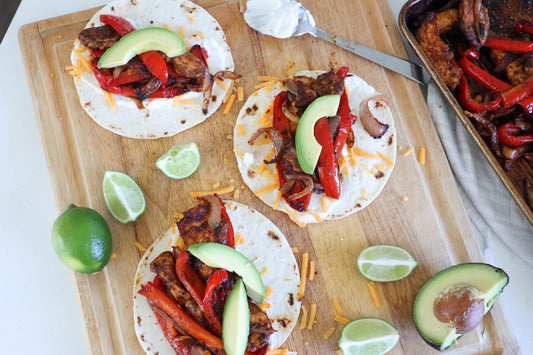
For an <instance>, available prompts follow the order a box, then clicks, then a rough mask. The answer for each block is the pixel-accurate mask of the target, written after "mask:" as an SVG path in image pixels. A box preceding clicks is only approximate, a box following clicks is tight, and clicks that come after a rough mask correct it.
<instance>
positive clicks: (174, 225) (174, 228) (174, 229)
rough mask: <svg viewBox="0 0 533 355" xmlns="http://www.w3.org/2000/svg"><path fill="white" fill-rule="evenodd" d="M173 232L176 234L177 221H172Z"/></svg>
mask: <svg viewBox="0 0 533 355" xmlns="http://www.w3.org/2000/svg"><path fill="white" fill-rule="evenodd" d="M172 234H176V223H172Z"/></svg>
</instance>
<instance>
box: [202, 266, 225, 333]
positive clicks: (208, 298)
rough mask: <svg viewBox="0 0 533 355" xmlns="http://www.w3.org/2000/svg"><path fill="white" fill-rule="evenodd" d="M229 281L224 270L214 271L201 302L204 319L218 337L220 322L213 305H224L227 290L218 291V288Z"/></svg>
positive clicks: (220, 328)
mask: <svg viewBox="0 0 533 355" xmlns="http://www.w3.org/2000/svg"><path fill="white" fill-rule="evenodd" d="M229 280H230V277H229V274H228V272H227V271H226V270H224V269H218V270H217V271H215V272H214V273H213V274H212V275H211V276H210V277H209V281H207V286H206V288H205V295H204V299H203V300H202V305H203V307H204V314H205V317H206V319H207V321H208V322H209V324H210V325H211V327H212V328H213V331H214V332H215V334H217V335H218V336H221V335H222V321H221V319H219V317H218V316H217V315H216V312H215V307H214V305H215V304H216V303H219V304H224V303H225V302H226V297H227V295H228V292H229V288H226V289H220V287H221V286H222V285H223V284H224V283H225V282H228V281H229ZM217 290H218V292H217Z"/></svg>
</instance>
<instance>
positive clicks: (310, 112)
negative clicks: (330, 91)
mask: <svg viewBox="0 0 533 355" xmlns="http://www.w3.org/2000/svg"><path fill="white" fill-rule="evenodd" d="M340 100H341V96H340V95H325V96H320V97H319V98H317V99H316V100H315V101H313V102H311V104H309V106H307V108H306V109H305V111H304V113H303V115H302V117H301V118H300V121H299V122H298V127H297V128H296V137H295V144H296V156H297V157H298V163H300V167H301V168H302V170H303V171H304V172H305V173H307V174H312V173H313V171H314V170H315V167H316V164H317V162H318V157H319V156H320V151H321V150H322V146H321V145H320V144H319V143H318V142H317V140H316V138H315V123H316V121H318V120H319V119H320V118H322V117H331V116H335V115H336V114H337V110H338V109H339V103H340Z"/></svg>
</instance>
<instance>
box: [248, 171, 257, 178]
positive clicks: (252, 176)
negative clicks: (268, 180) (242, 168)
mask: <svg viewBox="0 0 533 355" xmlns="http://www.w3.org/2000/svg"><path fill="white" fill-rule="evenodd" d="M247 175H248V177H249V178H250V179H253V178H255V176H256V175H257V173H256V172H255V171H253V170H248V173H247Z"/></svg>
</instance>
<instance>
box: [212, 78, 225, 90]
mask: <svg viewBox="0 0 533 355" xmlns="http://www.w3.org/2000/svg"><path fill="white" fill-rule="evenodd" d="M215 83H217V84H218V85H219V86H220V87H221V88H222V90H224V91H226V90H228V87H227V86H226V84H224V82H223V81H222V80H220V79H219V78H216V79H215Z"/></svg>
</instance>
